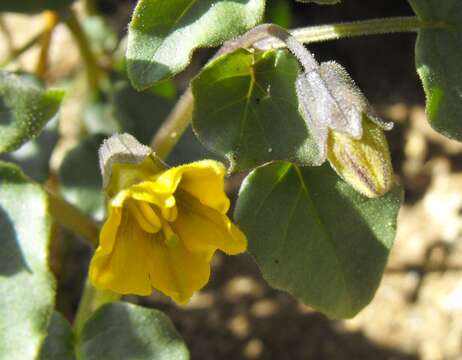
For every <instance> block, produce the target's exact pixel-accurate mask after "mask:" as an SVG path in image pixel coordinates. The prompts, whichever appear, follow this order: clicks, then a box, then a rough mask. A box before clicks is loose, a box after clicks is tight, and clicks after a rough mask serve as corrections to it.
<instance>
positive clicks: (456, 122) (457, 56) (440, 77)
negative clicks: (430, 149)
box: [410, 0, 462, 141]
mask: <svg viewBox="0 0 462 360" xmlns="http://www.w3.org/2000/svg"><path fill="white" fill-rule="evenodd" d="M410 3H411V5H412V7H413V9H414V11H415V12H416V14H417V15H418V17H419V18H420V19H421V20H422V21H424V22H427V23H437V22H438V23H440V24H441V26H440V27H438V28H423V29H421V30H420V31H419V35H418V38H417V43H416V49H415V54H416V60H415V61H416V68H417V72H418V73H419V75H420V78H421V80H422V83H423V86H424V90H425V94H426V97H427V115H428V118H429V121H430V124H431V126H432V127H433V128H434V129H435V130H436V131H438V132H440V133H442V134H443V135H445V136H447V137H449V138H452V139H456V140H459V141H460V140H462V121H461V114H462V51H461V50H460V49H462V2H461V1H460V0H445V1H438V0H410Z"/></svg>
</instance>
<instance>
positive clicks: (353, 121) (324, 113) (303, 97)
mask: <svg viewBox="0 0 462 360" xmlns="http://www.w3.org/2000/svg"><path fill="white" fill-rule="evenodd" d="M296 90H297V96H298V99H299V102H300V107H301V112H302V115H303V116H304V118H305V121H306V122H307V125H308V128H309V129H310V132H311V134H312V136H313V137H314V139H315V142H316V144H317V146H318V150H319V158H318V163H319V164H322V163H323V162H324V161H325V160H326V155H327V137H328V133H329V130H333V131H337V132H339V133H342V134H345V135H347V136H350V137H351V138H353V139H361V137H362V135H363V129H362V118H363V115H366V116H367V117H368V118H369V119H371V120H372V121H373V122H374V123H376V124H377V125H378V126H379V127H381V128H382V129H384V130H390V129H391V128H392V127H393V123H387V122H385V121H383V120H381V119H380V118H379V117H378V116H377V115H376V113H375V112H374V110H373V109H372V107H371V106H370V104H369V102H368V101H367V99H366V97H365V96H364V95H363V94H362V92H361V90H360V89H359V88H358V87H357V86H356V84H355V83H354V81H353V80H352V79H351V77H350V76H349V75H348V73H347V71H346V70H345V69H344V68H343V67H342V66H341V65H339V64H337V63H336V62H333V61H329V62H324V63H321V65H320V66H319V68H318V69H316V70H312V71H310V72H302V73H301V74H300V75H299V77H298V79H297V81H296Z"/></svg>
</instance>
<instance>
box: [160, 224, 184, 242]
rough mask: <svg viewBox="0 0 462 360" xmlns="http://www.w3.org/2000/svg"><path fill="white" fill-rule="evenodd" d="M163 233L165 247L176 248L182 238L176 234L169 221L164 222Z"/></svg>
mask: <svg viewBox="0 0 462 360" xmlns="http://www.w3.org/2000/svg"><path fill="white" fill-rule="evenodd" d="M162 232H163V233H164V238H165V240H164V241H165V245H167V246H169V247H175V246H176V245H177V244H178V241H179V240H180V238H179V237H178V235H177V234H175V233H174V232H173V230H172V228H171V226H170V224H169V223H168V222H167V221H163V222H162Z"/></svg>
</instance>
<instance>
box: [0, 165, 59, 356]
mask: <svg viewBox="0 0 462 360" xmlns="http://www.w3.org/2000/svg"><path fill="white" fill-rule="evenodd" d="M47 209H48V200H47V196H46V194H45V193H44V191H43V190H42V189H41V187H40V186H39V185H37V184H34V183H31V182H29V181H28V179H27V178H26V177H25V176H24V174H23V173H22V172H21V171H20V170H19V169H18V168H17V167H16V166H15V165H12V164H9V163H6V162H0V228H1V229H2V230H1V231H2V235H1V237H0V334H1V335H0V358H1V359H8V360H25V359H35V358H36V357H37V355H38V353H39V351H40V347H41V344H42V342H43V340H44V339H45V336H46V334H47V327H48V321H49V319H50V316H51V313H52V310H53V306H54V296H55V282H54V279H53V276H52V274H51V272H50V271H49V269H48V263H47V259H48V247H49V240H50V236H51V233H50V232H51V230H50V223H51V219H50V217H49V215H48V212H47Z"/></svg>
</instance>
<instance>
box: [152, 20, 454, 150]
mask: <svg viewBox="0 0 462 360" xmlns="http://www.w3.org/2000/svg"><path fill="white" fill-rule="evenodd" d="M265 26H268V25H261V26H260V27H257V28H255V29H252V30H250V31H249V32H247V33H246V34H244V35H243V36H241V37H239V38H237V39H236V40H232V41H228V42H226V43H225V44H223V46H222V47H221V49H220V50H218V52H217V53H216V55H215V56H214V57H213V58H215V57H217V56H220V55H223V54H226V53H230V52H232V51H234V50H236V49H238V48H255V49H259V50H269V49H274V48H282V47H285V46H286V41H284V40H281V39H278V37H280V36H277V34H271V33H269V32H267V29H265V28H264V27H265ZM445 26H446V25H445V24H444V23H443V22H425V21H421V20H419V19H418V18H417V17H394V18H385V19H372V20H363V21H353V22H345V23H337V24H328V25H320V26H310V27H305V28H300V29H295V30H292V31H290V34H291V35H292V36H293V37H294V38H295V39H296V40H297V41H299V42H302V43H304V44H310V43H315V42H321V41H329V40H338V39H343V38H348V37H353V36H363V35H377V34H387V33H397V32H417V31H419V30H420V29H423V28H444V27H445ZM258 28H260V29H258ZM275 36H277V37H275ZM310 63H311V62H310ZM306 65H307V66H311V65H312V64H306ZM192 112H193V96H192V93H191V88H190V87H188V89H187V90H186V92H185V94H184V95H183V96H182V97H181V98H180V99H179V100H178V102H177V103H176V105H175V106H174V108H173V109H172V111H171V113H170V115H169V116H168V117H167V119H166V120H165V121H164V123H163V124H162V126H161V127H160V129H159V131H158V132H157V133H156V134H155V135H154V138H153V140H152V142H151V146H152V147H153V149H154V150H155V151H157V152H158V155H159V156H161V157H162V158H165V157H166V156H167V155H168V154H169V153H170V151H171V150H172V148H173V147H174V146H175V145H176V143H177V142H178V140H179V139H180V137H181V135H182V134H183V132H184V131H185V130H186V128H187V127H188V125H189V122H190V121H191V117H192Z"/></svg>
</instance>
